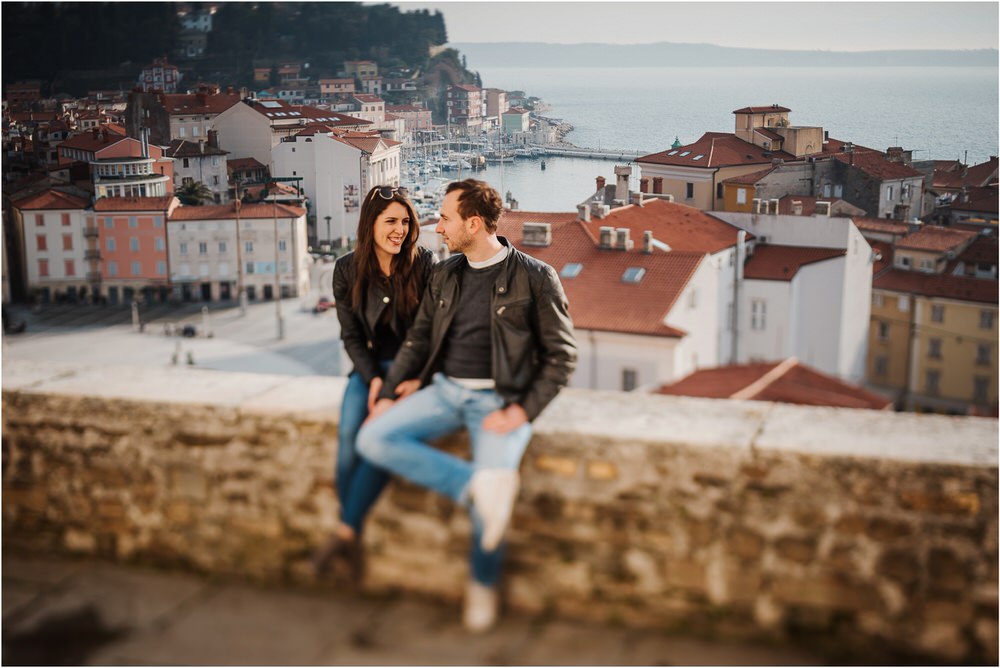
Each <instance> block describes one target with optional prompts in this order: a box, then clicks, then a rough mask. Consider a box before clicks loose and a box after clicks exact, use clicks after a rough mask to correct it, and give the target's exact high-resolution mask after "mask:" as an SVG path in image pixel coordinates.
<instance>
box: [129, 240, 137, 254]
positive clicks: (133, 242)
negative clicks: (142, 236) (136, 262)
mask: <svg viewBox="0 0 1000 668" xmlns="http://www.w3.org/2000/svg"><path fill="white" fill-rule="evenodd" d="M128 248H129V250H130V251H132V252H133V253H138V252H139V237H129V240H128Z"/></svg>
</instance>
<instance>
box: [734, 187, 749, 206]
mask: <svg viewBox="0 0 1000 668" xmlns="http://www.w3.org/2000/svg"><path fill="white" fill-rule="evenodd" d="M736 203H737V204H746V203H747V189H746V188H737V189H736Z"/></svg>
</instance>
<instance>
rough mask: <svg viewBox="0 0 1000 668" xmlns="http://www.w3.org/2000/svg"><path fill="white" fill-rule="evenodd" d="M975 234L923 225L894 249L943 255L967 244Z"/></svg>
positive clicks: (938, 226)
mask: <svg viewBox="0 0 1000 668" xmlns="http://www.w3.org/2000/svg"><path fill="white" fill-rule="evenodd" d="M975 236H976V233H975V232H970V231H968V230H956V229H953V228H950V227H941V226H940V225H924V226H922V227H921V228H920V229H919V230H917V231H916V232H914V233H913V234H908V235H906V236H905V237H903V238H902V239H900V240H899V241H897V242H896V248H899V249H903V248H905V249H908V250H921V251H932V252H936V253H943V252H944V251H948V250H952V249H954V248H957V247H958V246H963V245H965V244H967V243H969V240H970V239H972V238H973V237H975Z"/></svg>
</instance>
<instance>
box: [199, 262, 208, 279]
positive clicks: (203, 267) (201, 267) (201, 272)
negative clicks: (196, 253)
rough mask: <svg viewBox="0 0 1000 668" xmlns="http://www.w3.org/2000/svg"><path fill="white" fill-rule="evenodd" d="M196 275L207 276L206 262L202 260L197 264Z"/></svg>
mask: <svg viewBox="0 0 1000 668" xmlns="http://www.w3.org/2000/svg"><path fill="white" fill-rule="evenodd" d="M198 275H199V276H201V277H203V278H207V277H208V263H207V262H202V263H201V264H199V265H198Z"/></svg>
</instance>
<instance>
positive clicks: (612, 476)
mask: <svg viewBox="0 0 1000 668" xmlns="http://www.w3.org/2000/svg"><path fill="white" fill-rule="evenodd" d="M587 477H588V478H589V479H590V480H617V479H618V467H617V466H615V465H614V464H613V463H611V462H606V461H599V462H587Z"/></svg>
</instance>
